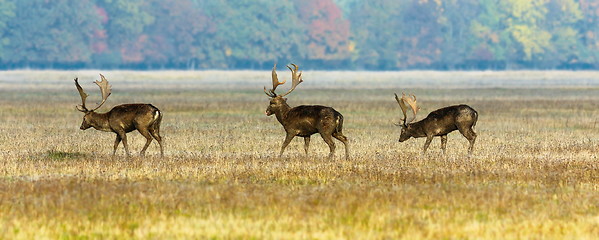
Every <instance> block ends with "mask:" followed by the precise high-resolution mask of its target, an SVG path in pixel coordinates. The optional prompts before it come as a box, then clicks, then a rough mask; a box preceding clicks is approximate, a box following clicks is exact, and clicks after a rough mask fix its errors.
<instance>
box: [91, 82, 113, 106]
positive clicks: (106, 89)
mask: <svg viewBox="0 0 599 240" xmlns="http://www.w3.org/2000/svg"><path fill="white" fill-rule="evenodd" d="M100 77H101V78H102V81H98V80H96V81H95V83H96V85H98V87H100V92H102V102H101V103H100V105H98V106H97V107H96V108H94V109H92V110H91V111H94V110H96V109H98V108H100V107H101V106H102V105H104V103H105V102H106V99H107V98H108V96H110V85H108V80H106V78H105V77H104V75H102V74H100Z"/></svg>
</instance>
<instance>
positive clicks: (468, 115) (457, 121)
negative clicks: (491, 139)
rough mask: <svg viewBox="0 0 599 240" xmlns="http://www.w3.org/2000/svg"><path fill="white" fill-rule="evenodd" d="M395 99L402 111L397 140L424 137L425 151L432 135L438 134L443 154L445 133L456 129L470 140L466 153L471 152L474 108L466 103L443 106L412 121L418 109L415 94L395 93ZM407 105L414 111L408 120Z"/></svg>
mask: <svg viewBox="0 0 599 240" xmlns="http://www.w3.org/2000/svg"><path fill="white" fill-rule="evenodd" d="M395 100H396V101H397V103H398V104H399V107H400V108H401V111H402V113H403V119H401V121H403V123H399V124H397V125H398V126H401V135H400V137H399V142H403V141H406V140H408V139H410V137H413V138H419V137H426V142H425V143H424V150H423V153H425V152H426V149H427V148H428V146H429V145H430V144H431V141H432V140H433V137H434V136H440V137H441V149H442V150H443V154H445V147H446V144H447V134H448V133H450V132H453V131H455V130H458V131H460V133H461V134H462V135H463V136H464V137H465V138H466V139H468V141H469V142H470V147H469V148H468V154H472V149H473V148H474V141H475V140H476V133H475V132H474V130H473V129H472V128H473V127H474V126H475V125H476V121H477V120H478V113H477V112H476V110H474V109H473V108H471V107H470V106H468V105H454V106H449V107H444V108H441V109H437V110H435V111H432V112H431V113H429V114H428V116H426V118H424V119H422V120H420V121H418V122H414V123H412V121H414V119H416V113H418V110H420V107H418V105H417V103H416V96H414V95H411V96H410V97H408V96H406V95H405V94H402V96H401V98H399V97H398V96H397V94H395ZM408 106H410V109H411V110H412V112H413V113H414V116H413V117H412V118H411V119H410V120H407V118H408V116H407V114H406V111H407V108H408Z"/></svg>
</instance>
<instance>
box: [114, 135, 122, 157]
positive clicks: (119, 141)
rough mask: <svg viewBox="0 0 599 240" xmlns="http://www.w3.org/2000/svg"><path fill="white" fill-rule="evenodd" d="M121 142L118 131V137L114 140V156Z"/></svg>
mask: <svg viewBox="0 0 599 240" xmlns="http://www.w3.org/2000/svg"><path fill="white" fill-rule="evenodd" d="M119 143H121V136H120V135H119V134H118V133H117V134H116V139H115V140H114V149H113V150H112V156H113V157H114V155H115V154H116V148H117V147H118V146H119Z"/></svg>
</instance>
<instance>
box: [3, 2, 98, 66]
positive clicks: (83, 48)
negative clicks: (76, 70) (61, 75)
mask: <svg viewBox="0 0 599 240" xmlns="http://www.w3.org/2000/svg"><path fill="white" fill-rule="evenodd" d="M15 6H16V9H15V17H14V18H11V20H10V21H8V23H7V29H8V30H7V31H6V33H7V34H6V37H7V38H8V39H9V42H8V44H7V47H6V48H5V55H7V56H9V58H7V59H5V61H7V62H11V63H20V64H26V65H28V64H34V65H42V66H47V65H52V64H53V63H59V64H82V63H89V62H90V61H91V55H92V51H91V44H92V38H93V35H94V33H95V32H96V30H97V29H99V28H101V26H100V21H99V18H98V17H97V14H96V8H95V5H94V3H93V2H92V1H90V0H56V1H46V0H29V1H15Z"/></svg>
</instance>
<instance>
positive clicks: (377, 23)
mask: <svg viewBox="0 0 599 240" xmlns="http://www.w3.org/2000/svg"><path fill="white" fill-rule="evenodd" d="M398 3H399V4H398ZM403 3H405V1H396V0H381V1H361V2H359V3H357V5H356V8H357V9H359V11H351V15H350V22H352V23H353V24H352V26H353V27H352V29H351V38H352V39H353V42H351V43H350V51H351V52H352V54H353V56H354V58H353V60H354V62H355V64H356V65H357V66H358V67H359V68H383V69H393V68H397V67H398V66H400V65H401V61H400V56H401V55H402V52H401V51H400V48H399V46H400V45H401V42H402V35H403V34H402V33H403V31H404V28H405V25H404V21H403V19H402V17H401V16H402V10H403ZM352 45H354V46H355V48H354V49H353V50H352Z"/></svg>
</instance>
